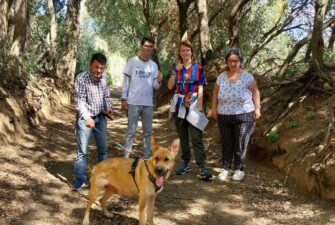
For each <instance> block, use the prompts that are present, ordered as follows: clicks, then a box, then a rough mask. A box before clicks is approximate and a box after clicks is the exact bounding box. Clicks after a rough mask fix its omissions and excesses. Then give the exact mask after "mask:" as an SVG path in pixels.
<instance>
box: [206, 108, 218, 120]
mask: <svg viewBox="0 0 335 225" xmlns="http://www.w3.org/2000/svg"><path fill="white" fill-rule="evenodd" d="M217 116H218V113H217V110H216V108H212V109H210V110H208V113H207V117H208V118H211V119H214V120H216V119H217Z"/></svg>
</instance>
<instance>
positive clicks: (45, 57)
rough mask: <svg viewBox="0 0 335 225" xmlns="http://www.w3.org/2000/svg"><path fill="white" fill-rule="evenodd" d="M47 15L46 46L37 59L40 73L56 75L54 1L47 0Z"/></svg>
mask: <svg viewBox="0 0 335 225" xmlns="http://www.w3.org/2000/svg"><path fill="white" fill-rule="evenodd" d="M48 15H49V24H50V32H49V34H48V36H47V40H46V43H47V44H48V48H47V49H45V52H44V53H43V54H42V55H41V57H40V59H39V60H38V64H39V65H40V68H41V71H40V72H41V73H42V74H44V75H46V76H55V75H56V64H57V63H56V62H57V59H56V48H57V42H56V37H57V22H56V14H55V8H54V1H53V0H48Z"/></svg>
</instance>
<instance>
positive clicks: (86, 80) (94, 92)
mask: <svg viewBox="0 0 335 225" xmlns="http://www.w3.org/2000/svg"><path fill="white" fill-rule="evenodd" d="M106 63H107V59H106V56H105V55H103V54H102V53H95V54H93V56H92V58H91V61H90V67H89V70H88V71H86V72H83V73H80V74H79V75H78V76H77V77H76V80H75V106H76V110H77V116H76V137H77V145H78V150H77V157H76V160H75V166H74V172H75V178H76V181H75V183H74V185H73V190H79V189H81V188H82V187H84V186H85V185H86V184H85V182H86V158H87V146H88V144H89V141H90V137H91V135H92V133H93V136H94V138H95V142H96V145H97V149H98V160H99V161H102V160H104V159H106V158H107V120H106V117H109V118H111V117H112V115H113V107H112V103H111V100H110V89H109V86H108V80H107V78H106V76H105V75H104V74H103V72H104V69H105V66H106Z"/></svg>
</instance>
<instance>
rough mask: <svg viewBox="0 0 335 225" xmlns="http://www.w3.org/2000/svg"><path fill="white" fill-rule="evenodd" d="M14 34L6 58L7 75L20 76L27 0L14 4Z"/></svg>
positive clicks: (19, 0) (17, 1) (24, 40)
mask: <svg viewBox="0 0 335 225" xmlns="http://www.w3.org/2000/svg"><path fill="white" fill-rule="evenodd" d="M14 10H15V11H14V36H13V42H12V44H11V47H10V50H9V53H8V58H7V69H6V71H7V76H11V77H18V78H21V77H22V67H23V64H22V63H23V62H22V60H23V51H24V47H25V43H26V31H27V25H26V24H28V21H27V1H26V0H16V1H15V5H14Z"/></svg>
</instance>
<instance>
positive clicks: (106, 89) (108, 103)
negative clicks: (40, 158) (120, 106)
mask: <svg viewBox="0 0 335 225" xmlns="http://www.w3.org/2000/svg"><path fill="white" fill-rule="evenodd" d="M104 83H105V85H104V102H105V109H112V108H113V105H112V101H111V97H110V89H109V86H108V80H107V78H106V77H105V76H104Z"/></svg>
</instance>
